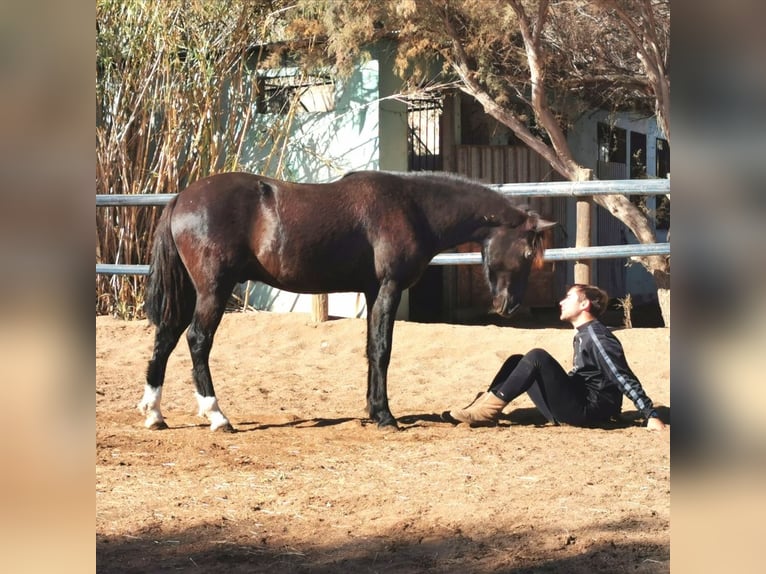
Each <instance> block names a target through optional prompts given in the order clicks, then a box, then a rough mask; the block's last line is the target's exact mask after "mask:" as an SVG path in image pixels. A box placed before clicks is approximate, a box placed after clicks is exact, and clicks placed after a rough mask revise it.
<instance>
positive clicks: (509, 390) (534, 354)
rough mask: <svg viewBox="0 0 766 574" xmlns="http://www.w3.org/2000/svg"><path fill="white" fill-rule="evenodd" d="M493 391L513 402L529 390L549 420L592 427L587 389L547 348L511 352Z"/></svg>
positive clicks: (496, 378) (494, 383)
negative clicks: (521, 352)
mask: <svg viewBox="0 0 766 574" xmlns="http://www.w3.org/2000/svg"><path fill="white" fill-rule="evenodd" d="M489 390H490V391H492V392H493V393H494V394H495V395H497V396H498V397H500V398H501V399H502V400H504V401H507V402H510V401H512V400H513V399H515V398H516V397H518V396H519V395H521V394H522V393H524V392H526V393H527V394H528V395H529V398H531V399H532V402H533V403H534V404H535V406H536V407H537V408H538V410H539V411H540V412H541V413H543V415H544V416H545V418H546V419H548V421H549V422H551V423H554V424H558V423H567V424H570V425H576V426H588V424H589V421H588V417H587V413H586V406H587V401H586V389H585V385H584V384H583V382H582V380H581V379H580V378H579V377H578V376H576V375H574V376H570V375H568V374H567V372H566V371H564V368H563V367H562V366H561V365H560V364H559V363H558V361H556V359H554V358H553V357H552V356H551V355H550V353H548V352H547V351H545V350H544V349H532V350H531V351H529V352H528V353H527V354H526V355H524V356H521V355H511V356H510V357H508V359H506V361H505V363H504V364H503V366H502V367H500V370H499V371H498V372H497V375H495V378H494V380H493V381H492V384H490V386H489Z"/></svg>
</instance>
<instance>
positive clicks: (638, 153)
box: [630, 132, 646, 179]
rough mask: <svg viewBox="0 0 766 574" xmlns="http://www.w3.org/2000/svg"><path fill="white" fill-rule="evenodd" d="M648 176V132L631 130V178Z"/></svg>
mask: <svg viewBox="0 0 766 574" xmlns="http://www.w3.org/2000/svg"><path fill="white" fill-rule="evenodd" d="M645 177H646V134H642V133H640V132H630V179H643V178H645Z"/></svg>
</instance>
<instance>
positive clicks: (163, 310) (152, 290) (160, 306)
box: [144, 197, 196, 326]
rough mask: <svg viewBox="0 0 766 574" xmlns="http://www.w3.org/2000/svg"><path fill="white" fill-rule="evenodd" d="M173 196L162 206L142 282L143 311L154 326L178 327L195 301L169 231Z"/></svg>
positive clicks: (192, 290) (174, 199)
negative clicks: (143, 287)
mask: <svg viewBox="0 0 766 574" xmlns="http://www.w3.org/2000/svg"><path fill="white" fill-rule="evenodd" d="M176 199H177V198H176V197H174V198H173V199H172V200H171V201H170V203H168V205H167V206H166V207H165V209H164V211H163V212H162V215H161V216H160V220H159V222H158V224H157V230H156V231H155V232H154V245H153V246H152V260H151V265H150V267H149V278H148V280H147V282H146V293H145V296H144V311H145V312H146V316H147V318H148V319H149V321H150V322H151V323H153V324H154V325H158V326H159V325H160V324H165V325H173V326H175V325H180V324H181V322H182V321H183V317H184V316H185V315H186V314H187V313H188V311H189V309H190V305H191V304H193V303H194V300H195V299H196V296H195V291H194V285H193V284H192V282H191V278H190V277H189V273H188V272H187V271H186V267H185V266H184V264H183V261H181V256H180V255H179V253H178V247H176V242H175V240H174V239H173V234H172V232H171V229H170V217H171V215H172V214H173V208H174V207H175V205H176Z"/></svg>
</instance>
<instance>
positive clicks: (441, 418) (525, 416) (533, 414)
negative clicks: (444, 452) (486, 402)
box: [193, 406, 670, 432]
mask: <svg viewBox="0 0 766 574" xmlns="http://www.w3.org/2000/svg"><path fill="white" fill-rule="evenodd" d="M655 409H656V411H657V413H658V414H659V417H660V419H661V420H662V422H664V423H665V424H668V425H669V424H670V407H666V406H656V407H655ZM397 420H398V422H399V424H400V425H404V426H400V427H399V430H402V431H405V430H409V429H415V428H421V427H426V426H434V425H440V426H455V425H456V424H458V421H455V420H454V419H452V418H451V417H450V416H449V411H444V412H443V413H441V414H440V413H413V414H408V415H403V416H401V417H399V418H398V419H397ZM350 423H353V424H354V426H358V427H362V428H364V427H368V426H376V425H377V423H375V422H374V421H372V420H370V419H368V418H360V417H338V418H324V417H315V418H294V419H291V420H288V421H280V422H258V421H241V422H239V423H238V424H237V428H236V429H235V431H234V432H253V431H262V430H267V429H271V428H323V427H333V426H340V425H344V424H350ZM550 424H551V423H549V422H548V420H547V419H546V418H545V417H544V416H543V415H542V413H541V412H540V411H538V410H537V409H536V408H535V407H522V408H517V409H514V410H512V411H510V412H508V413H503V414H501V415H500V417H499V419H498V425H497V426H516V425H519V426H531V427H544V426H550ZM642 424H643V415H642V414H641V413H640V412H639V411H623V412H622V413H621V414H620V415H619V416H618V417H614V418H612V419H611V420H609V421H606V422H604V423H601V424H599V425H598V428H601V429H605V430H612V429H625V428H630V427H635V426H640V425H642ZM193 426H201V427H204V426H206V425H204V424H202V425H193ZM392 430H393V429H392Z"/></svg>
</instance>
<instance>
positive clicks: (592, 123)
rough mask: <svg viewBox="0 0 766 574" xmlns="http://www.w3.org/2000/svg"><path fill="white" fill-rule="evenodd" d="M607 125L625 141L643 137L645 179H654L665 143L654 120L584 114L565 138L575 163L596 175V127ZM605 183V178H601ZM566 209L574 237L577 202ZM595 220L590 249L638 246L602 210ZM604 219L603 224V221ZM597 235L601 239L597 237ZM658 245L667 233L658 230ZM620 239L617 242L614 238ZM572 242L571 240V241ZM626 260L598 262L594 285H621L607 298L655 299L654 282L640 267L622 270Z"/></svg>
mask: <svg viewBox="0 0 766 574" xmlns="http://www.w3.org/2000/svg"><path fill="white" fill-rule="evenodd" d="M599 123H606V124H609V125H612V126H614V127H617V128H622V129H624V130H626V131H627V138H628V141H629V140H630V132H632V131H636V132H640V133H642V134H645V135H646V173H647V176H648V177H655V176H656V157H657V156H656V153H657V139H658V138H661V139H664V135H663V134H662V132H661V131H660V130H659V128H658V127H657V122H656V120H655V118H653V117H649V118H647V117H637V116H632V115H631V114H627V113H623V114H612V113H610V112H606V111H602V110H599V111H595V112H591V113H588V114H584V115H583V116H582V117H581V118H580V119H579V120H578V121H577V122H576V123H575V125H574V127H573V129H571V130H570V132H569V134H568V141H569V145H570V148H571V150H572V153H573V155H574V158H575V160H577V162H578V163H580V164H581V165H583V166H585V167H587V168H590V169H592V170H593V172H594V174H598V165H597V162H598V124H599ZM625 154H626V157H625V158H624V159H625V162H626V165H627V167H628V173H629V169H630V157H629V154H630V145H628V146H626V152H625ZM602 177H603V178H604V179H606V178H607V177H608V176H602ZM568 201H569V204H570V205H569V206H568V209H567V213H568V217H567V234H568V235H569V236H570V237H571V238H574V237H575V230H576V221H575V214H576V209H575V203H576V200H574V199H570V200H568ZM647 203H648V207H649V208H650V209H653V208H654V205H655V198H650V199H649V201H648V202H647ZM596 217H599V218H601V221H600V223H599V224H598V225H597V226H596V229H595V230H594V232H593V233H592V235H591V244H592V245H609V244H614V243H619V242H624V243H628V244H630V243H638V241H637V239H636V238H635V236H634V235H633V234H632V233H631V232H630V231H629V230H628V229H627V228H625V226H624V225H622V224H621V223H619V224H618V223H616V220H615V223H614V224H613V223H612V221H611V220H613V219H614V218H612V216H611V215H609V214H608V213H606V211H605V210H603V209H601V208H598V209H596V208H595V207H594V213H593V220H594V221H595V220H596ZM605 219H606V221H605ZM617 226H619V227H620V228H621V229H620V231H619V232H615V230H614V229H613V228H616V227H617ZM599 232H600V233H601V235H602V236H601V237H599ZM656 233H657V242H664V241H667V231H666V230H657V232H656ZM616 237H619V239H618V240H617V241H616V240H615V238H616ZM572 241H574V239H572ZM625 263H626V262H625V260H603V261H599V262H598V264H597V265H596V266H594V268H595V269H596V270H597V271H596V273H595V275H596V276H595V277H594V281H595V282H596V283H598V284H604V285H605V286H607V287H608V286H609V285H620V287H619V290H620V291H624V293H617V292H610V295H613V296H615V297H622V296H624V295H625V294H628V293H629V294H630V295H631V296H632V297H633V298H634V300H636V301H639V302H641V301H643V300H651V299H654V298H656V293H657V287H656V285H655V283H654V279H653V278H652V276H651V275H650V274H649V272H648V271H646V269H645V268H644V267H643V266H642V265H640V264H633V265H630V266H629V267H627V268H624V266H625ZM571 267H572V266H570V269H569V270H568V271H569V276H568V278H567V281H568V282H571V281H573V279H574V276H573V275H574V274H573V270H572V268H571ZM618 274H621V275H622V277H621V278H620V280H615V275H618Z"/></svg>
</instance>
